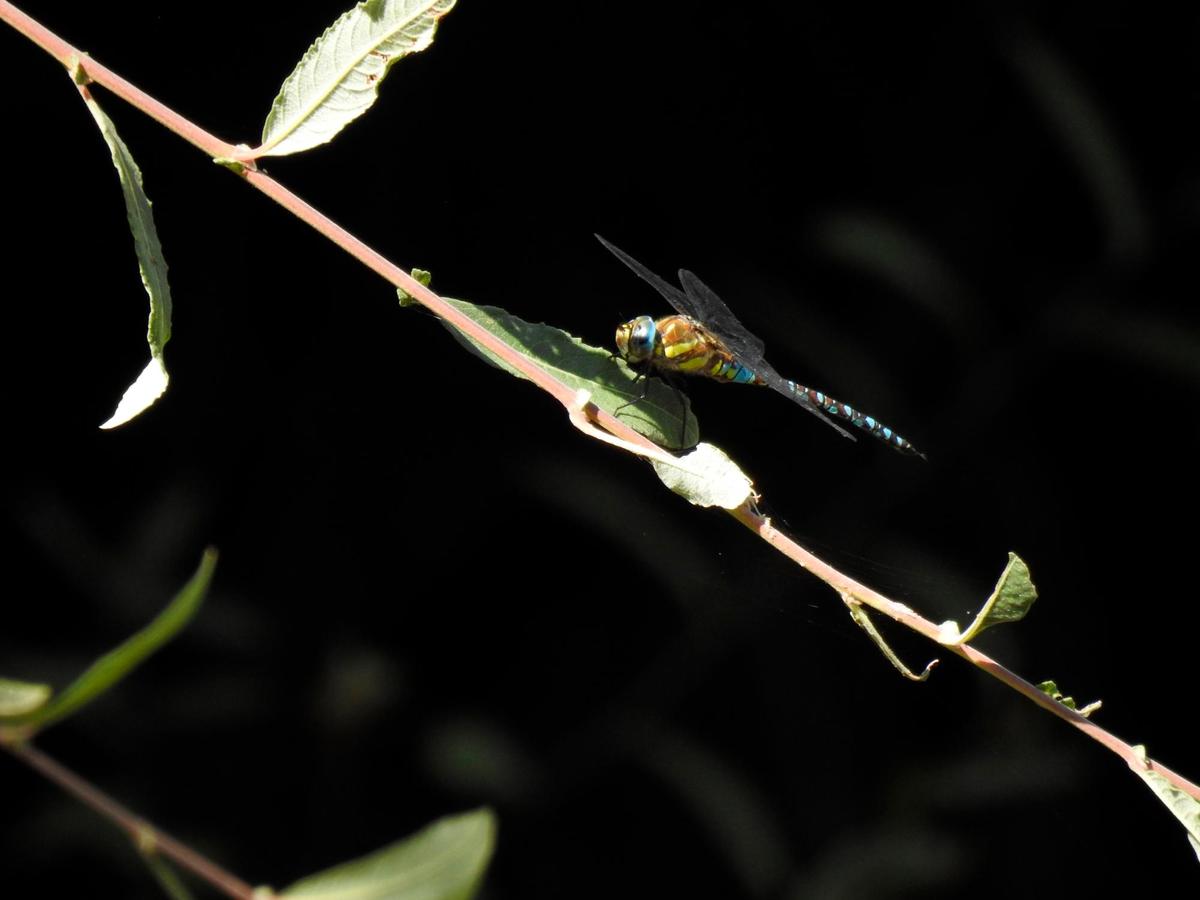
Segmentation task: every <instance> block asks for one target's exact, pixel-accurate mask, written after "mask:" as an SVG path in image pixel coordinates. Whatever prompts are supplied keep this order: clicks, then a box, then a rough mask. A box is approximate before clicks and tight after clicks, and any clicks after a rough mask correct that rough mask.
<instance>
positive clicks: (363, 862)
mask: <svg viewBox="0 0 1200 900" xmlns="http://www.w3.org/2000/svg"><path fill="white" fill-rule="evenodd" d="M495 844H496V817H495V815H494V814H493V813H492V811H491V810H490V809H477V810H474V811H472V812H469V813H463V814H462V815H458V816H446V817H445V818H442V819H438V820H437V821H436V822H434V823H432V824H431V825H427V826H426V827H425V828H423V829H421V830H420V831H418V832H417V833H416V834H414V835H411V836H410V837H407V838H405V839H404V840H402V841H397V842H396V843H394V844H391V845H389V846H387V847H384V848H383V849H382V850H377V851H376V852H374V853H372V854H370V855H369V856H364V857H362V858H361V859H356V860H353V861H352V862H348V863H343V864H342V865H340V866H335V867H334V868H332V869H327V870H325V871H324V872H320V873H318V874H316V875H310V876H309V877H308V878H303V879H301V880H300V881H297V882H296V883H295V884H293V885H292V886H291V887H289V888H287V889H286V890H285V891H283V892H282V893H281V894H280V895H279V896H282V897H322V898H327V900H342V898H346V900H350V898H353V900H382V898H391V900H466V898H468V897H472V896H474V895H475V892H476V890H478V888H479V886H480V884H481V883H482V881H483V875H484V872H485V871H486V870H487V865H488V862H489V861H490V859H491V857H492V851H493V849H494V848H495Z"/></svg>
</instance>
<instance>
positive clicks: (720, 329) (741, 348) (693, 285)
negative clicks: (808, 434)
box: [679, 269, 858, 441]
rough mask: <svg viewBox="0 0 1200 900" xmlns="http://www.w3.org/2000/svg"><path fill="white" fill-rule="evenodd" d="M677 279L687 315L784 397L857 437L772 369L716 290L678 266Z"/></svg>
mask: <svg viewBox="0 0 1200 900" xmlns="http://www.w3.org/2000/svg"><path fill="white" fill-rule="evenodd" d="M679 283H680V284H682V285H683V291H684V294H685V295H686V297H687V300H688V302H689V303H690V304H691V308H690V309H687V310H683V312H685V313H686V314H687V315H689V316H691V317H693V318H696V319H699V320H700V321H702V322H703V323H704V325H705V327H706V328H707V330H709V331H711V332H712V333H713V334H714V335H715V336H716V337H717V338H718V339H719V340H720V341H721V343H723V344H724V345H725V347H726V348H727V349H728V350H729V351H730V352H731V353H732V354H733V355H734V356H735V357H736V358H737V361H738V362H739V363H741V364H742V365H743V366H745V367H746V368H748V369H749V370H750V371H751V372H753V373H754V374H755V375H757V376H758V378H759V380H760V381H762V382H763V383H764V384H765V385H767V386H768V387H771V388H774V389H775V390H776V391H778V392H779V393H781V394H783V395H784V396H785V397H787V398H789V399H791V400H792V401H794V402H795V403H797V404H799V405H800V406H802V407H804V408H805V409H806V410H808V411H809V412H810V413H812V414H813V415H814V416H817V417H818V418H820V419H821V421H823V422H824V423H825V424H826V425H828V426H829V427H830V428H832V429H833V430H834V431H836V432H837V433H838V434H840V435H841V436H842V437H847V438H850V440H852V441H856V440H858V438H856V437H855V436H854V435H853V434H851V433H850V432H849V431H847V430H846V429H845V428H843V427H842V426H841V425H839V424H838V423H837V422H835V421H833V419H831V418H830V417H829V416H828V414H826V412H825V411H824V410H823V409H821V407H819V406H817V405H816V404H815V403H813V402H812V401H811V400H810V399H808V395H807V394H805V393H803V392H801V391H799V390H797V389H796V386H795V384H794V383H793V382H791V381H788V380H787V379H786V378H784V377H783V376H782V375H780V374H779V373H778V372H776V371H775V369H774V368H772V367H771V365H770V363H768V362H767V361H766V360H765V359H764V358H763V351H764V345H763V342H762V340H761V339H760V338H758V337H756V336H755V335H754V334H753V333H752V332H751V331H750V330H749V329H748V328H746V326H745V325H743V324H742V323H741V322H740V321H738V318H737V316H735V315H734V314H733V311H732V310H730V308H729V307H728V306H726V305H725V301H723V300H722V299H721V298H720V297H718V296H717V294H716V291H714V290H713V289H712V288H710V287H709V286H708V285H706V284H705V283H704V282H703V281H701V280H700V279H699V278H698V277H697V276H696V273H694V272H689V271H688V270H687V269H680V270H679Z"/></svg>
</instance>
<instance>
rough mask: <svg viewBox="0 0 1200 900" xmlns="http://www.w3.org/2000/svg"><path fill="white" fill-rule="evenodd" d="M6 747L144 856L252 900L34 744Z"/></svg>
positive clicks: (234, 881) (248, 891)
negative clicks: (159, 859)
mask: <svg viewBox="0 0 1200 900" xmlns="http://www.w3.org/2000/svg"><path fill="white" fill-rule="evenodd" d="M3 746H4V747H5V749H6V750H8V751H9V752H10V753H12V754H13V756H15V757H17V758H18V759H20V760H22V761H23V762H25V763H27V764H28V765H29V766H31V767H32V768H34V769H36V770H37V771H39V772H41V773H42V774H43V775H45V776H46V777H47V778H48V779H50V781H53V782H54V783H55V784H57V785H58V786H59V787H60V788H62V789H63V790H64V791H66V792H67V793H68V794H71V795H72V796H74V797H76V798H78V799H79V800H80V802H82V803H83V804H84V805H85V806H88V807H90V808H91V809H93V810H95V811H96V812H97V813H99V814H100V815H101V816H103V817H104V818H105V819H108V820H109V821H110V822H112V823H113V824H114V825H116V826H117V827H118V828H120V829H121V830H122V831H124V832H125V833H126V834H127V835H129V839H130V840H131V841H133V843H134V845H135V846H136V847H137V849H138V850H139V851H141V852H142V853H146V854H154V853H157V854H159V855H161V856H164V857H166V858H168V859H170V860H171V861H172V862H174V863H176V864H177V865H179V866H180V867H181V868H184V869H187V870H188V871H189V872H191V873H193V874H194V875H196V876H198V877H199V878H202V879H204V880H205V881H206V882H208V883H209V884H211V885H212V886H213V887H215V888H216V889H217V890H219V891H221V892H222V893H224V894H226V895H228V896H230V897H235V898H238V900H253V898H254V888H253V887H251V886H250V885H249V884H247V883H246V882H244V881H242V880H241V879H240V878H238V877H237V876H236V875H233V874H231V873H229V872H226V871H225V870H224V869H222V868H221V867H220V866H218V865H217V864H216V863H214V862H213V861H212V860H210V859H208V858H207V857H204V856H201V855H200V854H199V853H197V852H196V851H195V850H193V849H192V848H191V847H188V846H187V845H185V844H182V843H180V842H179V841H178V840H176V839H175V838H173V837H171V836H170V835H169V834H167V833H166V832H164V831H161V830H160V829H158V828H156V827H155V826H154V825H152V824H150V823H149V822H147V821H146V820H145V819H143V818H141V817H140V816H137V815H135V814H134V813H132V812H131V811H130V810H128V809H126V808H125V807H124V806H122V805H121V804H120V803H118V802H117V801H116V800H114V799H113V798H112V797H110V796H108V794H106V793H104V792H103V791H101V790H100V789H99V788H97V787H94V786H93V785H91V784H89V783H88V782H86V781H84V780H83V779H82V778H80V777H79V776H78V775H76V774H75V773H74V772H72V771H71V770H70V769H68V768H66V767H65V766H63V765H62V764H61V763H59V762H57V761H55V760H54V759H52V758H51V757H49V756H47V755H46V754H45V753H43V752H42V751H41V750H39V749H38V748H37V747H35V746H33V744H32V743H31V742H29V741H24V742H17V743H13V744H5V745H3Z"/></svg>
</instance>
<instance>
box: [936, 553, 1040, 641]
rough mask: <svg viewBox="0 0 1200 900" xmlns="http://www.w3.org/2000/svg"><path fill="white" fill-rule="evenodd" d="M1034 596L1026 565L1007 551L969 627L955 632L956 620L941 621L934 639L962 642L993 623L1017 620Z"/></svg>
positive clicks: (1023, 615) (970, 638) (1023, 614)
mask: <svg viewBox="0 0 1200 900" xmlns="http://www.w3.org/2000/svg"><path fill="white" fill-rule="evenodd" d="M1036 599H1037V588H1035V587H1034V586H1033V582H1032V581H1030V580H1029V567H1028V566H1026V565H1025V562H1024V561H1023V560H1022V559H1021V557H1019V556H1017V554H1015V553H1009V554H1008V565H1007V566H1005V567H1004V571H1003V572H1002V573H1001V574H1000V580H999V581H997V582H996V587H995V589H994V590H993V591H992V596H990V597H989V598H988V600H987V602H986V603H985V604H983V608H982V609H981V610H979V613H978V614H977V615H976V616H975V621H974V622H972V623H971V627H970V628H968V629H967V630H966V631H965V632H963V633H959V630H958V623H957V622H943V623H942V624H941V634H940V635H939V637H938V640H939V641H941V642H942V643H943V644H965V643H967V642H968V641H971V640H974V639H975V638H976V637H977V636H978V635H979V633H980V632H981V631H983V630H985V629H987V628H991V627H992V626H993V625H1004V624H1007V623H1009V622H1019V621H1021V619H1023V618H1025V616H1026V614H1027V613H1028V612H1029V608H1030V607H1031V606H1033V601H1034V600H1036Z"/></svg>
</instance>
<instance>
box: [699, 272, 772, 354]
mask: <svg viewBox="0 0 1200 900" xmlns="http://www.w3.org/2000/svg"><path fill="white" fill-rule="evenodd" d="M679 283H680V284H682V285H683V293H684V297H685V300H686V302H687V308H685V309H681V310H680V312H682V313H683V314H684V315H688V316H691V317H692V318H693V319H699V320H700V321H701V322H703V323H704V324H705V325H706V326H708V328H709V330H710V331H712V332H713V333H714V334H715V335H716V336H717V337H719V338H720V339H721V342H722V343H723V344H724V345H725V346H726V347H728V348H729V349H730V350H731V351H733V354H734V355H735V356H737V357H738V361H739V362H741V363H742V365H744V366H747V367H749V368H751V369H754V370H755V371H757V370H758V369H759V368H760V366H761V364H762V362H763V352H764V351H765V349H766V345H765V344H764V343H763V342H762V339H761V338H759V337H757V336H756V335H755V334H754V333H752V332H751V331H750V329H749V328H747V327H746V326H745V325H743V324H742V323H741V322H740V321H738V318H737V316H735V315H734V314H733V311H732V310H731V309H730V308H729V307H728V306H726V305H725V301H724V300H722V299H721V298H720V297H718V296H717V292H716V291H714V290H713V289H712V288H710V287H709V286H708V285H707V284H705V283H704V282H703V281H701V280H700V279H699V278H698V277H697V276H696V273H695V272H689V271H688V270H687V269H680V270H679Z"/></svg>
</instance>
